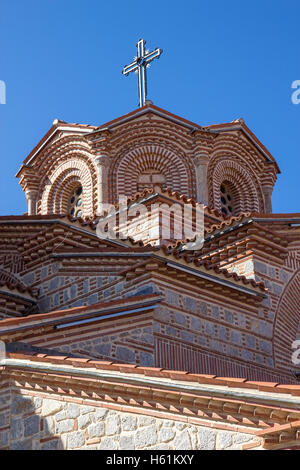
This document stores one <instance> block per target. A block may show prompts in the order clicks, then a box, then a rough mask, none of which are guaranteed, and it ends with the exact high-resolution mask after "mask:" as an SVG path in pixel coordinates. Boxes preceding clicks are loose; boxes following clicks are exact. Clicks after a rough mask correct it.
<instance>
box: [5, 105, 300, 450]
mask: <svg viewBox="0 0 300 470" xmlns="http://www.w3.org/2000/svg"><path fill="white" fill-rule="evenodd" d="M279 172H280V170H279V168H278V165H277V163H276V161H275V159H274V158H273V156H272V155H271V154H270V153H269V152H268V150H267V149H266V148H265V147H264V145H263V144H262V143H261V142H260V141H259V140H258V139H257V138H256V136H255V135H254V134H253V133H252V132H251V130H250V129H249V128H248V127H247V126H246V124H245V123H244V121H243V120H242V119H238V120H236V121H233V122H230V123H225V124H220V125H212V126H206V127H202V126H199V125H197V124H195V123H192V122H189V121H187V120H185V119H183V118H181V117H179V116H175V115H173V114H171V113H169V112H167V111H165V110H163V109H161V108H158V107H157V106H154V105H153V104H152V103H151V102H146V105H145V106H143V107H141V108H140V109H138V110H135V111H133V112H131V113H129V114H127V115H125V116H122V117H120V118H118V119H115V120H114V121H111V122H109V123H106V124H104V125H102V126H99V127H97V126H89V125H80V124H68V123H65V122H63V121H59V120H55V121H54V123H53V126H52V127H51V129H50V130H49V132H48V133H47V134H46V135H45V137H44V138H43V139H42V140H41V141H40V142H39V144H38V145H37V146H36V147H35V148H34V149H33V151H32V152H31V153H30V154H29V156H28V157H27V158H26V159H25V161H24V163H23V164H22V166H21V168H20V170H19V172H18V174H17V176H18V178H19V180H20V184H21V186H22V188H23V190H24V193H25V195H26V199H27V204H28V213H26V214H24V215H19V216H2V217H0V226H1V230H0V238H1V245H0V318H1V320H0V340H1V343H0V344H1V351H0V359H1V362H0V371H1V382H0V386H1V389H0V448H3V449H21V448H22V449H23V448H24V449H36V450H39V449H83V448H87V449H149V450H150V449H166V450H168V449H170V450H171V449H225V448H227V449H242V448H244V449H252V448H253V449H262V448H266V449H268V448H272V449H273V448H274V449H276V448H297V446H298V443H299V438H300V412H299V393H300V384H299V382H298V381H297V378H298V377H299V376H300V367H299V365H300V360H298V355H297V348H299V346H298V343H297V341H298V340H299V339H300V307H299V305H300V302H299V300H300V294H299V285H300V236H299V233H300V213H299V214H274V213H273V212H272V203H271V196H272V191H273V187H274V184H275V182H276V179H277V175H278V173H279ZM121 197H122V199H120V198H121ZM122 201H123V202H124V201H125V202H126V204H125V206H123V205H122ZM187 208H188V209H189V212H188V214H189V217H188V225H189V227H190V229H193V230H191V231H190V232H189V233H188V234H187V232H185V231H184V230H182V226H181V225H180V222H181V221H182V218H183V214H186V213H185V210H187ZM197 214H200V215H201V219H200V222H201V223H200V225H197V223H196V222H195V220H196V219H195V217H196V215H197ZM124 215H125V218H124ZM100 225H101V226H102V227H104V232H105V231H106V236H103V233H102V236H99V226H100ZM178 226H180V229H179V230H178ZM108 227H109V228H108Z"/></svg>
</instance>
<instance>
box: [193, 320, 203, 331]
mask: <svg viewBox="0 0 300 470" xmlns="http://www.w3.org/2000/svg"><path fill="white" fill-rule="evenodd" d="M191 327H192V330H197V331H201V329H202V321H201V320H200V319H199V318H195V317H192V318H191Z"/></svg>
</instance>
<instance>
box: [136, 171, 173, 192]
mask: <svg viewBox="0 0 300 470" xmlns="http://www.w3.org/2000/svg"><path fill="white" fill-rule="evenodd" d="M165 182H166V179H165V177H164V175H163V174H161V173H160V172H159V171H157V170H151V169H150V170H146V171H144V172H143V173H141V174H140V175H139V177H138V181H137V190H138V191H143V189H146V188H148V189H152V188H153V189H154V191H159V190H160V189H162V187H163V186H164V184H165Z"/></svg>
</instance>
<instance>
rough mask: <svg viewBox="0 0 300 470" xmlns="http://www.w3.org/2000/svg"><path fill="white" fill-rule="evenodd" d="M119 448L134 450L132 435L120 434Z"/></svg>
mask: <svg viewBox="0 0 300 470" xmlns="http://www.w3.org/2000/svg"><path fill="white" fill-rule="evenodd" d="M120 449H122V450H134V442H133V435H132V434H128V435H126V434H125V435H124V434H123V435H121V436H120Z"/></svg>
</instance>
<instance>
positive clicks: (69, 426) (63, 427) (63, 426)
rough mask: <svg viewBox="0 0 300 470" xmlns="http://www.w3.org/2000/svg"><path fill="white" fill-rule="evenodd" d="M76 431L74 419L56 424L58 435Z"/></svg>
mask: <svg viewBox="0 0 300 470" xmlns="http://www.w3.org/2000/svg"><path fill="white" fill-rule="evenodd" d="M73 429H74V420H73V419H64V420H63V421H59V422H58V423H56V434H62V433H64V432H69V431H73Z"/></svg>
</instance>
